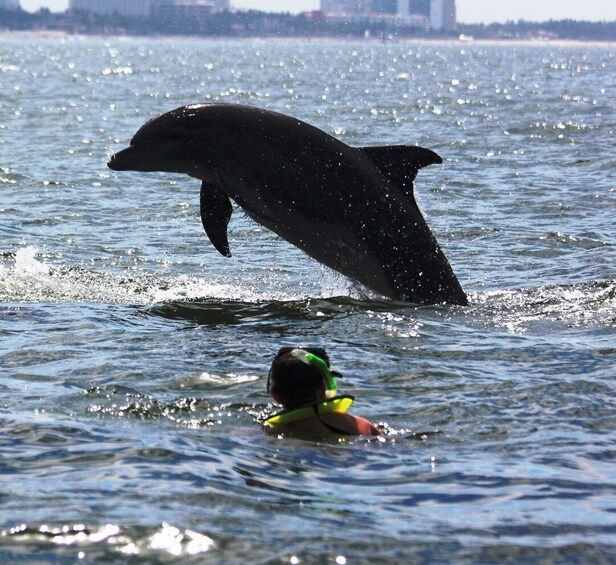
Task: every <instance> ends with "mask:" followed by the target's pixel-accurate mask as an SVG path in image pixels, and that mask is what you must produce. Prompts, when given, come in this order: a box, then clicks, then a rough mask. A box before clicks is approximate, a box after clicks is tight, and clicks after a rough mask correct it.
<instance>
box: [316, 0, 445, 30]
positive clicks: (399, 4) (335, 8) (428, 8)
mask: <svg viewBox="0 0 616 565" xmlns="http://www.w3.org/2000/svg"><path fill="white" fill-rule="evenodd" d="M321 10H322V11H323V12H325V14H327V15H331V16H334V17H341V16H367V17H371V16H375V15H376V16H379V17H386V18H396V19H399V21H402V22H403V23H404V24H405V25H410V26H414V27H424V28H432V29H434V30H437V31H454V30H455V29H456V2H455V0H321Z"/></svg>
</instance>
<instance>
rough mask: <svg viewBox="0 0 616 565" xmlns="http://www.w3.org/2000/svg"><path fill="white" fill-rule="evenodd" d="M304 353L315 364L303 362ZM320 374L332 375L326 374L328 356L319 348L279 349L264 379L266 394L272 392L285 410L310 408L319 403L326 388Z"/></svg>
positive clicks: (322, 376)
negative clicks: (311, 356) (322, 390)
mask: <svg viewBox="0 0 616 565" xmlns="http://www.w3.org/2000/svg"><path fill="white" fill-rule="evenodd" d="M306 352H308V353H309V354H312V355H313V356H316V357H318V358H319V362H317V363H307V362H306V361H305V360H303V359H302V355H301V354H302V353H303V354H304V355H305V354H306ZM323 365H325V366H323ZM323 371H326V372H327V373H333V372H331V371H329V356H328V355H327V353H326V351H325V349H323V348H322V347H283V348H281V349H280V351H278V353H277V354H276V357H274V361H273V362H272V367H271V369H270V371H269V375H268V378H267V389H268V392H272V390H273V391H275V392H276V394H277V395H278V396H279V397H280V400H281V402H282V404H283V405H284V406H285V407H286V408H291V409H292V408H297V407H298V406H302V405H304V404H313V403H315V402H317V401H318V400H319V394H318V393H319V391H320V390H321V388H322V386H323V385H324V384H326V383H325V381H326V380H327V379H324V374H323ZM329 377H330V378H331V374H330V375H329ZM331 380H333V379H331ZM333 382H334V387H335V381H333ZM334 390H335V388H334Z"/></svg>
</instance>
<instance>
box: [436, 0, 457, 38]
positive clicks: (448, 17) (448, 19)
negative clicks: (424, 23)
mask: <svg viewBox="0 0 616 565" xmlns="http://www.w3.org/2000/svg"><path fill="white" fill-rule="evenodd" d="M430 27H431V28H432V29H433V30H436V31H455V30H456V2H455V0H431V2H430Z"/></svg>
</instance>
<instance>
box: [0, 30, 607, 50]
mask: <svg viewBox="0 0 616 565" xmlns="http://www.w3.org/2000/svg"><path fill="white" fill-rule="evenodd" d="M0 38H2V39H79V40H85V39H133V38H134V39H137V38H139V39H154V40H156V41H159V40H173V41H177V40H185V41H186V40H199V41H255V40H267V41H294V42H300V41H303V42H312V43H323V42H328V41H340V42H353V43H365V44H366V45H369V44H376V43H382V41H381V40H379V39H378V38H376V37H374V38H368V39H363V38H360V37H344V36H330V37H327V36H319V37H314V36H310V35H307V36H297V35H290V36H278V37H274V36H269V35H263V36H259V35H255V36H243V37H234V36H229V37H209V36H201V35H139V34H134V35H129V34H126V35H125V34H110V35H101V34H73V33H68V32H64V31H57V30H20V31H15V30H0ZM413 43H417V44H426V45H430V44H434V45H468V46H470V45H480V46H487V45H494V46H497V45H501V46H507V45H512V46H515V45H524V46H537V47H543V46H552V47H582V46H586V47H592V46H596V47H616V41H606V40H596V41H595V40H587V39H584V40H579V39H513V38H506V39H471V38H469V39H457V38H428V37H413V38H410V37H401V38H393V39H391V40H389V41H387V42H386V44H390V45H395V44H413Z"/></svg>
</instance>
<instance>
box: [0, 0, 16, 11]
mask: <svg viewBox="0 0 616 565" xmlns="http://www.w3.org/2000/svg"><path fill="white" fill-rule="evenodd" d="M18 9H19V0H0V10H18Z"/></svg>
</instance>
